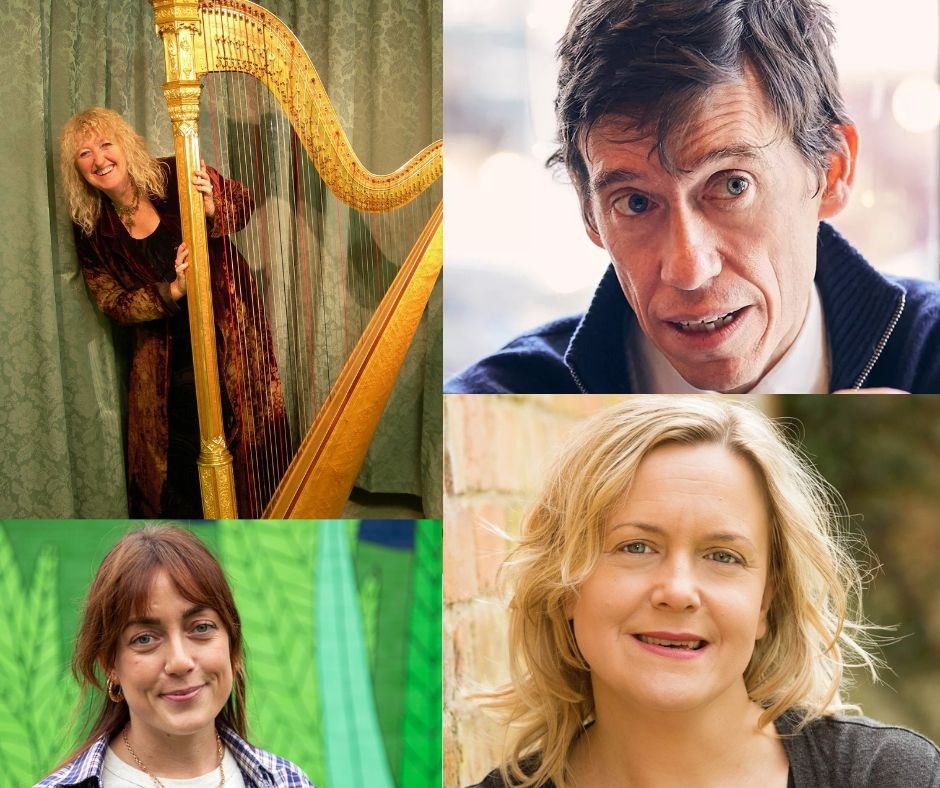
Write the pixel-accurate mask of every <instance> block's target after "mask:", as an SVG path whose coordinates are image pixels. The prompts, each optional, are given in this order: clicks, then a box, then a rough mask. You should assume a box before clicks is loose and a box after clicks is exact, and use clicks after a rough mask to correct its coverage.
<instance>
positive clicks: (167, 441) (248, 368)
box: [60, 107, 290, 518]
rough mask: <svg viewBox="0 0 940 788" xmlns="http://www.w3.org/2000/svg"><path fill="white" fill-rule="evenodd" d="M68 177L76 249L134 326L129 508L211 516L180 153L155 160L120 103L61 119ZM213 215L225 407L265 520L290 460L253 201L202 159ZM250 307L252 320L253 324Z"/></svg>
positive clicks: (240, 476) (103, 305) (246, 490)
mask: <svg viewBox="0 0 940 788" xmlns="http://www.w3.org/2000/svg"><path fill="white" fill-rule="evenodd" d="M60 165H61V175H62V184H63V189H64V192H65V197H66V201H67V202H68V207H69V213H70V215H71V217H72V221H73V223H74V230H75V249H76V252H77V254H78V261H79V264H80V265H81V269H82V273H83V274H84V276H85V282H86V283H87V285H88V290H89V292H90V293H91V296H92V298H93V299H94V301H95V303H96V304H97V305H98V308H99V309H100V310H101V311H102V312H103V313H104V314H105V315H107V316H108V317H109V318H110V319H111V320H113V321H114V322H115V323H118V324H120V325H126V326H130V327H132V334H133V343H132V344H133V350H132V357H131V365H130V376H129V379H128V384H127V388H128V392H127V399H128V407H127V456H126V461H127V497H128V508H129V513H130V516H131V517H135V518H136V517H161V516H162V517H166V516H169V517H187V518H198V517H201V516H202V506H201V501H200V494H199V483H198V478H197V471H196V458H197V456H198V454H199V447H200V434H199V423H198V416H197V412H196V387H195V377H194V366H193V355H192V351H191V345H190V343H191V339H190V331H189V316H188V310H187V308H186V290H187V281H186V274H187V268H188V266H189V250H188V249H187V248H186V245H185V244H184V243H183V236H182V219H181V217H180V203H179V196H178V186H177V175H176V163H175V159H173V158H167V159H157V158H155V157H154V156H152V155H151V154H150V152H149V151H148V149H147V142H146V140H144V138H143V137H141V136H140V135H139V134H137V133H136V132H135V131H134V129H133V128H131V126H130V125H129V124H128V123H127V121H125V120H124V118H122V117H121V116H120V115H119V114H118V113H116V112H114V111H113V110H110V109H105V108H103V107H92V108H90V109H86V110H84V111H82V112H79V113H78V114H77V115H75V116H73V117H72V118H71V119H69V121H68V122H67V123H66V124H65V126H64V128H63V129H62V137H61V145H60ZM192 187H193V188H194V189H195V190H196V192H198V193H199V195H200V196H201V198H202V202H203V208H204V212H205V216H206V222H207V228H206V229H207V236H208V246H209V262H210V274H209V275H210V283H211V291H212V309H213V314H214V317H215V326H216V334H217V338H218V342H217V355H218V366H219V379H220V384H221V388H222V410H223V419H224V422H225V432H226V437H227V439H228V446H229V449H230V450H231V453H232V457H233V460H234V472H235V484H236V490H237V493H238V496H237V497H238V505H239V514H240V515H241V516H242V517H246V518H251V517H256V516H258V515H259V514H260V513H261V510H262V509H263V507H264V505H265V504H266V503H267V501H268V500H269V499H270V497H271V495H272V494H273V492H274V487H275V485H276V484H277V481H278V480H279V479H280V476H281V474H282V473H283V470H284V465H286V457H287V446H288V444H289V441H290V439H289V436H288V433H287V418H286V414H285V410H284V399H283V395H282V390H281V382H280V377H279V375H278V367H277V362H276V360H275V357H274V349H273V342H272V338H271V333H270V330H269V327H268V323H267V320H266V319H265V316H264V315H265V312H264V307H263V303H262V299H261V298H260V297H259V294H258V292H257V290H256V288H255V285H254V281H253V278H252V273H251V271H250V270H249V268H248V265H247V263H246V262H245V260H244V259H243V258H242V257H241V255H240V254H239V252H238V250H237V249H236V247H235V245H234V244H233V243H232V242H231V240H230V239H229V238H228V236H229V235H230V234H232V233H235V232H237V231H238V230H241V229H242V228H243V227H244V226H245V225H246V223H247V222H248V219H249V217H250V215H251V213H252V211H253V209H254V203H253V201H252V199H251V196H250V194H249V192H248V190H247V189H246V188H245V187H244V186H242V185H241V184H240V183H238V182H237V181H233V180H230V179H227V178H223V177H222V176H221V175H220V174H219V173H218V172H216V171H215V170H214V169H212V168H210V167H206V166H205V163H203V164H202V167H201V169H199V170H198V171H197V172H196V173H194V175H193V184H192ZM246 316H253V318H254V319H253V320H246Z"/></svg>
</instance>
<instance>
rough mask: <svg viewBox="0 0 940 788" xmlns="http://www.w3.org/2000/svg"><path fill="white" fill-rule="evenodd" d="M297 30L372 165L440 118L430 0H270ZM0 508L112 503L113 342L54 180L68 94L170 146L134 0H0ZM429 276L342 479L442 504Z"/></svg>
mask: <svg viewBox="0 0 940 788" xmlns="http://www.w3.org/2000/svg"><path fill="white" fill-rule="evenodd" d="M261 4H262V5H264V6H265V7H267V8H269V9H270V10H271V11H273V12H274V13H275V14H276V15H278V16H279V17H280V18H281V19H282V20H284V21H285V22H286V23H287V25H288V26H289V27H290V28H291V29H292V30H293V31H294V32H295V33H296V34H297V35H298V37H299V38H300V40H301V41H302V42H303V44H304V46H305V48H306V49H307V52H308V53H309V54H310V56H311V59H312V60H313V62H314V63H315V65H316V66H317V69H318V70H319V71H320V74H321V77H322V78H323V80H324V82H325V83H326V85H327V89H328V91H329V94H330V96H331V98H332V99H333V102H334V104H335V106H336V107H337V111H338V112H339V114H340V117H341V119H342V120H343V123H344V126H345V128H346V129H347V133H348V135H349V137H350V140H351V141H352V143H353V146H354V148H355V149H356V151H357V153H358V154H359V155H360V157H361V158H362V160H363V162H364V163H365V164H366V166H368V167H370V168H371V169H373V170H374V171H382V172H384V171H388V170H391V169H394V168H395V167H397V166H398V165H399V164H401V163H402V162H403V161H404V160H405V159H406V158H408V157H409V156H410V155H412V154H413V153H415V152H417V151H418V150H419V149H420V148H422V147H423V146H424V145H426V144H428V143H429V142H431V141H433V140H434V139H438V138H440V137H441V136H442V132H443V127H442V121H441V117H442V91H441V0H410V2H407V3H392V2H390V1H389V0H317V1H316V2H310V1H309V0H280V1H277V0H268V1H266V2H262V3H261ZM0 24H2V28H0V42H2V47H0V73H2V74H3V79H2V81H0V102H2V104H0V106H2V107H3V109H4V121H3V124H2V126H0V135H2V136H0V140H2V141H3V142H4V144H5V148H6V150H8V151H9V152H10V154H11V156H12V159H11V162H12V165H11V166H12V174H13V177H12V178H11V181H12V185H13V188H12V189H11V190H10V191H8V193H7V194H6V195H4V197H3V198H0V234H2V238H0V250H2V251H0V271H2V272H3V286H2V287H0V320H2V325H3V328H4V339H5V341H4V342H3V350H2V351H0V404H2V407H0V516H5V517H62V518H65V517H121V516H124V515H125V514H126V500H125V495H124V487H125V484H124V462H123V452H124V434H123V429H124V428H123V422H124V412H123V411H124V402H125V392H124V390H123V386H124V380H125V377H126V347H125V346H124V344H123V341H122V340H123V336H122V334H121V333H120V332H119V331H118V330H116V329H115V328H114V327H113V326H112V325H111V324H110V323H109V321H108V320H107V319H106V318H104V317H103V316H102V315H101V314H100V313H98V311H97V309H96V308H95V306H94V304H93V303H92V302H91V300H90V298H89V296H88V294H87V292H86V290H85V285H84V281H83V279H82V276H81V272H80V270H79V269H78V264H77V260H76V258H75V254H74V247H73V241H72V230H71V222H70V220H69V218H68V215H67V211H66V209H65V207H64V204H63V201H62V194H61V189H60V186H59V184H58V176H57V162H58V134H59V131H60V130H61V128H62V125H63V124H64V123H65V121H66V120H67V119H68V118H69V117H70V116H71V115H72V114H74V113H75V112H76V111H78V110H80V109H82V108H84V107H86V106H90V105H94V104H99V105H104V106H108V107H111V108H113V109H115V110H117V111H118V112H121V113H122V114H123V115H124V116H125V117H126V118H127V119H128V121H129V122H130V123H131V124H132V125H134V126H135V127H136V128H137V130H138V131H140V132H141V133H142V134H143V135H144V136H145V137H146V138H147V139H148V140H149V141H150V144H151V149H152V150H153V152H154V153H156V154H158V155H167V154H170V153H172V137H171V126H170V122H169V118H168V116H167V112H166V108H165V104H164V100H163V96H162V93H161V89H160V85H161V82H162V79H163V54H162V44H161V43H160V42H159V40H158V38H157V36H156V35H155V33H154V27H153V11H152V9H151V7H150V5H149V3H147V2H146V1H145V0H107V1H106V2H102V0H67V1H65V2H63V1H61V0H55V1H54V2H53V0H32V2H26V0H8V2H6V3H4V5H3V8H2V10H0ZM440 318H441V292H440V283H438V287H437V289H436V291H435V293H434V295H433V296H432V299H431V303H430V305H429V308H428V314H427V315H426V317H425V320H424V322H423V324H422V326H421V328H420V329H419V333H418V336H417V337H416V339H415V343H414V346H413V347H412V349H411V351H410V353H409V356H408V359H407V361H406V364H405V367H404V370H403V374H402V376H401V379H400V380H399V383H398V385H397V387H396V389H395V391H394V393H393V395H392V399H391V402H390V404H389V407H388V409H387V410H386V413H385V416H384V418H383V421H382V423H381V425H380V426H379V429H378V432H377V434H376V437H375V440H374V441H373V445H372V448H371V449H370V453H369V456H368V457H367V460H366V463H365V465H364V467H363V470H362V472H361V474H360V478H359V480H358V484H359V485H360V486H362V487H364V488H365V489H367V490H370V491H373V492H402V493H409V494H415V495H420V496H422V497H423V499H424V506H425V510H426V513H427V514H429V515H431V516H439V514H440V511H441V504H440V500H441V488H442V479H441V463H440V457H441V435H440V429H441V427H440V425H441V395H440V381H441V361H440V359H441V331H440Z"/></svg>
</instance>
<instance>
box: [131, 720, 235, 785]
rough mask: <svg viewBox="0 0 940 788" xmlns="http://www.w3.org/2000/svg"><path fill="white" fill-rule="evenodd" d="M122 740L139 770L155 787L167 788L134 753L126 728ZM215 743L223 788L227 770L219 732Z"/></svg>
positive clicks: (220, 781)
mask: <svg viewBox="0 0 940 788" xmlns="http://www.w3.org/2000/svg"><path fill="white" fill-rule="evenodd" d="M121 738H122V739H124V746H125V747H127V751H128V752H129V753H130V754H131V758H133V759H134V761H135V762H136V763H137V768H138V769H140V770H141V771H142V772H143V773H144V774H146V775H147V776H148V777H149V778H150V779H151V780H153V782H154V785H156V786H157V787H158V788H166V786H165V785H164V784H163V783H162V782H160V780H159V779H157V776H156V775H155V774H154V773H153V772H152V771H150V769H148V768H147V767H146V766H144V764H143V762H142V761H141V760H140V758H138V757H137V753H136V752H134V748H133V747H131V743H130V742H129V741H128V740H127V728H126V727H125V728H124V729H123V730H122V731H121ZM215 743H216V744H217V745H218V748H219V777H220V778H221V779H220V780H219V788H222V786H223V785H225V769H223V768H222V755H223V750H222V739H221V737H220V736H219V732H218V731H216V732H215Z"/></svg>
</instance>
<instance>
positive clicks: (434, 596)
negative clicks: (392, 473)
mask: <svg viewBox="0 0 940 788" xmlns="http://www.w3.org/2000/svg"><path fill="white" fill-rule="evenodd" d="M141 525H142V523H140V522H132V521H113V520H86V521H69V520H55V521H35V520H32V521H30V520H19V521H6V522H2V521H0V622H2V623H0V710H2V715H0V719H2V722H0V730H2V735H0V764H3V769H2V770H0V788H23V786H26V785H32V784H33V783H35V782H37V781H38V780H39V779H40V778H42V777H44V776H45V775H46V774H48V773H49V772H50V771H51V770H52V768H53V766H54V765H55V764H56V763H58V762H59V761H60V760H61V759H62V758H63V757H65V755H66V754H67V753H69V752H70V751H71V748H72V747H74V746H75V745H76V744H77V743H78V742H80V741H81V740H82V739H83V738H84V737H83V736H80V735H79V733H80V730H81V725H80V723H81V722H82V720H83V716H82V715H79V714H77V713H76V708H75V704H76V701H77V698H78V688H77V685H76V683H75V681H74V680H73V679H72V677H71V674H70V672H69V663H70V660H71V658H72V651H73V647H74V637H75V633H76V630H77V629H78V626H79V623H80V615H81V611H82V608H83V605H84V600H85V596H86V594H87V591H88V586H89V584H90V583H91V580H92V578H93V577H94V575H95V572H96V571H97V569H98V565H99V564H100V563H101V560H102V559H103V558H104V556H105V554H106V553H107V552H108V550H110V549H111V547H112V546H113V545H114V543H115V542H117V540H118V539H120V537H121V536H122V535H123V534H124V533H125V532H126V531H128V530H130V529H132V528H139V527H140V526H141ZM189 527H190V528H191V529H192V531H193V532H194V533H195V534H196V535H197V536H198V537H199V538H200V539H202V540H203V541H204V542H206V544H207V545H208V547H209V549H210V550H211V551H212V552H213V553H214V555H215V556H216V557H217V558H218V559H219V562H220V563H221V564H222V568H223V569H224V570H225V573H226V576H227V577H228V580H229V583H230V584H231V586H232V591H233V593H234V594H235V602H236V604H237V606H238V610H239V614H240V616H241V621H242V628H243V632H244V643H245V659H246V667H247V674H248V680H247V690H248V693H247V694H248V700H247V717H248V725H249V740H250V741H251V743H252V744H254V745H256V746H258V747H261V748H262V749H266V750H269V751H271V752H274V753H276V754H278V755H280V756H282V757H284V758H288V759H289V760H291V761H293V762H294V763H296V764H298V765H299V766H300V767H301V768H302V769H304V771H305V772H306V773H307V775H308V776H309V777H310V779H311V781H312V782H313V783H314V784H315V785H316V786H317V788H362V787H363V786H366V785H368V786H370V788H396V787H397V788H440V785H441V755H440V752H441V644H440V640H439V637H440V631H441V626H440V621H441V612H440V611H441V607H440V605H441V601H440V600H441V523H440V521H430V520H425V521H417V522H415V521H406V520H363V521H356V520H347V521H339V520H332V521H316V522H311V521H296V520H292V521H289V522H271V521H267V522H257V523H255V522H249V521H237V522H220V523H205V522H200V523H194V524H191V525H190V526H189ZM98 697H100V696H97V695H96V697H95V698H94V700H95V702H96V703H97V701H98Z"/></svg>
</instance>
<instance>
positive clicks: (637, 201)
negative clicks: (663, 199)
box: [614, 192, 653, 215]
mask: <svg viewBox="0 0 940 788" xmlns="http://www.w3.org/2000/svg"><path fill="white" fill-rule="evenodd" d="M652 204H653V202H652V200H650V198H649V197H647V196H646V195H645V194H640V193H639V192H633V193H631V194H628V195H626V196H625V197H620V198H618V199H617V200H616V201H615V202H614V207H615V208H616V209H617V210H618V211H620V213H624V214H627V215H631V214H632V215H635V214H639V213H646V211H648V210H649V209H650V206H652Z"/></svg>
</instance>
